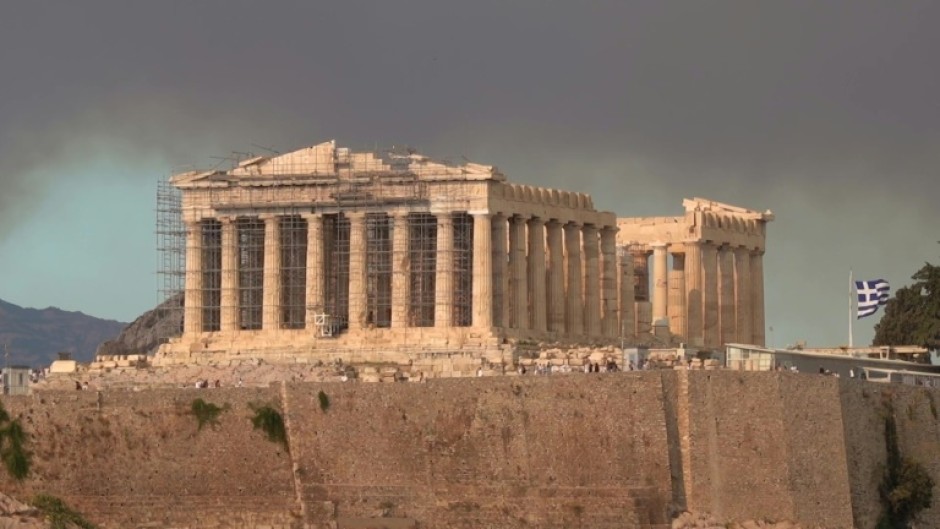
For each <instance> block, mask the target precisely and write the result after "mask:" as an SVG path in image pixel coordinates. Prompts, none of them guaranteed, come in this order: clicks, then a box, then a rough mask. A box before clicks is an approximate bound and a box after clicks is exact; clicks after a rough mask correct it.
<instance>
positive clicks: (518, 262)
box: [509, 215, 529, 329]
mask: <svg viewBox="0 0 940 529" xmlns="http://www.w3.org/2000/svg"><path fill="white" fill-rule="evenodd" d="M509 230H510V233H509V268H510V271H511V273H512V277H511V279H510V282H509V287H510V291H511V292H512V294H511V295H512V326H513V327H514V328H516V329H526V328H528V327H529V282H528V277H527V275H526V273H527V272H528V266H527V259H526V219H525V217H522V216H519V215H515V216H513V218H512V220H511V221H510V227H509Z"/></svg>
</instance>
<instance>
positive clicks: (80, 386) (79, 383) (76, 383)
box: [75, 380, 82, 391]
mask: <svg viewBox="0 0 940 529" xmlns="http://www.w3.org/2000/svg"><path fill="white" fill-rule="evenodd" d="M75 389H77V390H78V391H81V390H82V383H81V382H79V381H77V380H76V381H75Z"/></svg>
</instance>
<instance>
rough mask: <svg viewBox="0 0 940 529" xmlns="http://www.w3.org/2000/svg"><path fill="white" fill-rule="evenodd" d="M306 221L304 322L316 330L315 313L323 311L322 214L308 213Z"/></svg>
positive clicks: (308, 328)
mask: <svg viewBox="0 0 940 529" xmlns="http://www.w3.org/2000/svg"><path fill="white" fill-rule="evenodd" d="M303 218H304V220H306V221H307V274H306V283H307V284H306V287H307V303H306V304H307V311H306V313H305V318H304V324H305V326H306V328H307V330H309V331H316V315H317V313H322V312H323V308H324V307H323V280H324V270H323V215H322V214H320V213H308V214H305V215H303Z"/></svg>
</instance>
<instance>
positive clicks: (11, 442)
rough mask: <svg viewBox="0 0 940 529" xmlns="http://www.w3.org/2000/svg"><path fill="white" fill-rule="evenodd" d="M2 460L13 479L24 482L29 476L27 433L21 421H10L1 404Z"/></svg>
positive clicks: (0, 454) (0, 443)
mask: <svg viewBox="0 0 940 529" xmlns="http://www.w3.org/2000/svg"><path fill="white" fill-rule="evenodd" d="M0 459H3V466H4V467H6V469H7V472H8V473H9V474H10V476H11V477H13V479H15V480H17V481H22V480H24V479H26V476H28V475H29V467H30V463H31V462H30V453H29V452H28V451H26V432H25V431H23V426H22V425H21V424H20V421H19V419H14V420H11V419H10V414H9V413H7V411H6V409H5V408H4V407H3V403H2V402H0Z"/></svg>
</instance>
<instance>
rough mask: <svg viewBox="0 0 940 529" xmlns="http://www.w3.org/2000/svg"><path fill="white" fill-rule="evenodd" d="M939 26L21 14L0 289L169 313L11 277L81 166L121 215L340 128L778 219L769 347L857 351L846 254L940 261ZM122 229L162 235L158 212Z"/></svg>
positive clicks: (225, 6) (731, 5) (608, 205)
mask: <svg viewBox="0 0 940 529" xmlns="http://www.w3.org/2000/svg"><path fill="white" fill-rule="evenodd" d="M549 4H550V5H549ZM938 25H940V5H938V4H936V3H933V2H892V3H880V4H879V3H858V2H848V1H845V2H828V3H824V4H820V3H816V2H774V3H771V2H708V3H701V2H697V3H690V2H681V3H680V2H675V3H672V2H661V1H650V2H629V3H627V2H613V1H612V2H583V3H560V2H559V3H549V2H535V1H529V2H521V1H520V2H495V1H478V2H460V3H443V2H430V1H420V2H419V1H405V2H395V3H392V2H323V3H315V2H294V3H292V2H265V3H261V2H231V1H225V2H222V1H200V2H182V1H180V2H171V1H165V2H151V3H143V2H87V3H73V2H30V3H21V4H19V5H15V6H12V7H11V6H10V5H6V6H5V7H3V8H0V72H2V77H0V78H2V80H0V250H2V251H3V252H4V255H3V259H4V264H2V265H0V298H3V299H10V300H11V301H15V302H19V303H21V304H27V305H42V304H45V303H49V304H56V305H59V306H63V307H66V308H71V309H78V310H85V311H87V312H91V313H93V314H96V315H102V316H109V317H114V318H119V319H124V320H129V319H132V318H133V317H135V316H136V315H137V314H138V313H139V312H141V311H143V310H145V309H147V308H148V307H149V306H151V305H152V304H153V301H154V297H153V296H152V295H151V294H146V295H145V294H143V292H150V291H152V290H153V288H152V285H153V281H152V274H153V270H152V267H150V268H149V269H141V268H144V267H141V266H139V264H138V263H136V262H130V261H127V262H126V266H125V267H124V268H126V269H127V271H126V272H125V274H124V275H122V276H121V277H120V278H119V279H120V280H121V281H124V282H126V283H128V284H130V283H134V284H141V285H142V286H141V287H140V288H139V289H137V290H134V289H132V290H131V292H132V294H128V296H124V297H122V298H121V299H119V300H115V299H110V298H105V299H103V300H100V299H93V298H91V297H88V296H87V295H83V294H81V293H80V292H76V291H75V289H74V288H70V287H69V285H70V284H71V283H74V282H75V281H76V277H75V276H73V275H72V274H69V275H61V276H60V275H58V274H56V273H55V271H54V270H55V269H53V268H50V269H49V271H48V272H43V271H42V270H43V269H42V268H41V267H37V268H36V272H35V273H36V274H40V273H44V274H47V275H46V276H44V277H43V278H42V283H43V284H47V285H48V290H47V291H46V290H44V289H39V288H37V287H31V288H30V289H29V290H28V291H27V290H24V289H23V288H22V287H21V285H22V283H23V281H22V280H21V279H20V278H17V277H13V275H12V274H11V273H9V270H10V268H9V267H10V266H13V265H11V264H9V262H11V261H13V262H15V261H16V260H17V259H20V258H21V257H19V252H17V251H16V250H15V249H14V248H11V244H12V243H11V241H13V240H20V239H16V234H17V233H21V234H22V233H27V232H29V233H31V234H33V235H35V233H34V232H35V231H36V230H38V229H39V228H37V227H36V226H39V225H40V224H38V223H39V222H40V220H41V219H39V218H38V216H39V215H38V214H37V213H36V212H37V211H40V210H42V208H43V204H44V203H45V202H46V201H48V200H50V196H52V194H53V193H54V191H55V189H56V188H57V187H58V186H61V185H62V184H63V182H65V181H69V182H71V183H73V184H75V183H78V184H80V185H81V187H82V188H84V189H87V190H88V193H87V195H79V196H77V197H76V200H84V201H87V207H88V208H89V209H93V210H95V211H96V212H97V213H96V214H97V215H99V216H100V218H101V219H102V220H103V222H104V225H110V224H113V223H121V222H122V220H121V218H119V217H118V212H116V211H114V210H113V209H112V205H113V202H114V200H113V196H112V195H109V194H107V193H95V192H94V190H96V189H102V188H109V187H111V188H114V186H123V187H120V188H121V189H125V188H127V189H134V188H135V187H134V186H143V187H148V186H152V184H153V182H154V181H155V180H156V179H158V178H161V177H166V176H167V175H168V174H170V173H171V172H172V171H174V170H175V169H177V168H181V167H190V166H200V167H208V166H212V165H214V164H216V163H220V162H221V163H225V162H224V160H221V161H220V160H219V158H224V157H226V156H229V155H230V154H231V152H232V151H239V152H244V151H254V152H258V153H263V152H265V151H264V149H263V147H269V148H273V149H277V150H280V151H287V150H291V149H294V148H298V147H301V146H304V145H308V144H313V143H317V142H320V141H324V140H328V139H331V138H336V139H337V140H338V141H339V142H340V143H342V144H347V145H349V146H352V147H354V148H371V147H373V146H375V145H378V146H387V145H410V146H414V147H416V148H418V149H419V150H420V151H422V152H424V153H425V154H428V155H431V156H433V157H459V156H465V157H467V158H469V159H471V160H474V161H478V162H481V163H488V164H495V165H497V166H499V167H500V168H501V169H502V170H503V171H504V172H505V173H506V174H507V175H508V176H509V178H510V179H513V180H515V181H520V182H526V183H532V184H538V185H545V186H552V187H559V188H565V189H574V190H579V191H586V192H590V193H592V194H593V195H594V198H595V204H596V205H597V206H598V207H601V208H604V209H609V210H613V211H615V212H617V213H618V214H619V215H621V216H639V215H670V214H679V213H680V211H681V200H682V198H684V197H691V196H702V197H707V198H712V199H715V200H720V201H725V202H730V203H733V204H736V205H742V206H747V207H751V208H754V209H760V210H763V209H771V210H773V211H774V212H775V213H776V214H777V220H776V221H775V222H773V223H772V224H771V225H770V228H769V236H768V245H767V246H768V252H767V256H766V258H765V263H766V264H765V268H766V272H765V273H766V281H767V322H768V325H771V326H774V327H775V332H772V333H768V338H769V339H770V340H773V341H775V342H776V345H784V344H786V343H792V342H794V341H795V340H797V339H807V340H809V342H810V343H811V344H816V345H824V344H825V345H837V344H840V343H845V341H846V332H847V331H846V327H847V323H846V319H847V304H848V300H847V296H848V272H849V269H850V268H854V269H855V274H856V276H860V277H861V276H865V277H868V276H871V278H874V277H875V276H877V277H884V278H885V279H888V280H889V281H891V283H892V286H893V287H894V288H897V287H900V286H901V285H902V284H904V283H905V282H907V281H908V278H909V276H910V274H911V273H913V271H915V270H916V269H917V268H919V266H920V265H921V264H922V263H923V262H924V261H925V260H932V261H933V262H936V261H937V256H938V248H940V247H938V246H937V244H936V241H937V239H940V234H938V233H937V230H936V226H937V225H938V220H940V215H938V213H937V208H936V206H935V202H936V197H937V196H938V191H940V178H937V175H936V172H937V167H940V154H938V153H940V104H938V98H937V94H940V70H938V68H936V53H937V51H938V50H940V32H937V31H936V27H938ZM213 156H215V157H217V158H212V157H213ZM102 164H103V165H105V166H107V167H109V168H110V171H109V172H107V174H105V173H104V172H102V171H97V170H95V169H94V168H96V167H100V166H101V165H102ZM148 188H149V187H148ZM99 195H100V198H96V197H99ZM134 196H135V197H136V196H137V195H134ZM135 200H137V198H135ZM138 207H139V208H140V209H147V210H149V209H152V207H153V204H152V203H151V202H147V201H146V200H141V201H140V203H139V204H138ZM70 229H71V228H70V227H69V226H62V227H61V228H60V229H58V230H57V231H56V233H49V234H47V236H48V240H46V241H45V244H50V245H55V244H56V241H57V240H58V239H57V238H74V237H75V234H74V233H70V231H69V230H70ZM126 229H127V230H128V232H127V236H128V237H129V238H134V237H139V239H140V240H143V241H146V243H147V245H148V246H152V244H151V241H152V235H151V233H152V230H153V226H152V224H147V223H142V225H140V226H133V227H126ZM30 230H32V231H30ZM95 230H96V231H94V232H93V233H92V234H91V235H90V237H91V239H94V240H97V239H101V238H107V237H109V233H108V232H107V230H100V229H99V228H95ZM85 236H88V235H87V234H85ZM4 243H5V244H4ZM119 246H120V245H115V247H114V250H113V253H108V250H107V248H108V247H109V246H105V247H104V249H103V250H102V251H100V252H94V254H95V255H94V256H84V257H83V259H85V260H84V261H83V260H77V261H76V262H75V263H73V267H75V269H76V270H79V271H81V270H85V271H86V272H87V276H86V277H81V276H79V277H80V278H79V279H78V280H80V281H83V282H87V283H92V284H94V283H95V282H100V284H101V285H102V286H101V288H102V289H107V288H108V287H107V285H108V283H109V282H113V281H115V277H113V275H110V274H109V275H107V276H104V275H102V274H100V273H95V272H94V271H95V270H96V269H99V268H100V267H99V264H98V262H97V261H94V260H96V259H97V260H107V261H108V262H115V261H116V262H118V263H120V262H122V260H124V259H126V257H125V256H124V253H122V251H121V248H120V247H119ZM31 255H32V254H31ZM26 258H27V257H22V259H26ZM33 258H35V257H33ZM150 262H153V260H152V259H151V261H150ZM19 266H20V269H22V268H26V267H28V265H24V264H20V265H19ZM4 267H7V268H4ZM4 272H6V273H4ZM869 320H871V319H869ZM870 337H871V332H870V323H867V322H866V323H864V324H862V325H860V326H859V331H858V334H857V338H856V340H857V341H858V342H865V341H868V340H869V339H870Z"/></svg>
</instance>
